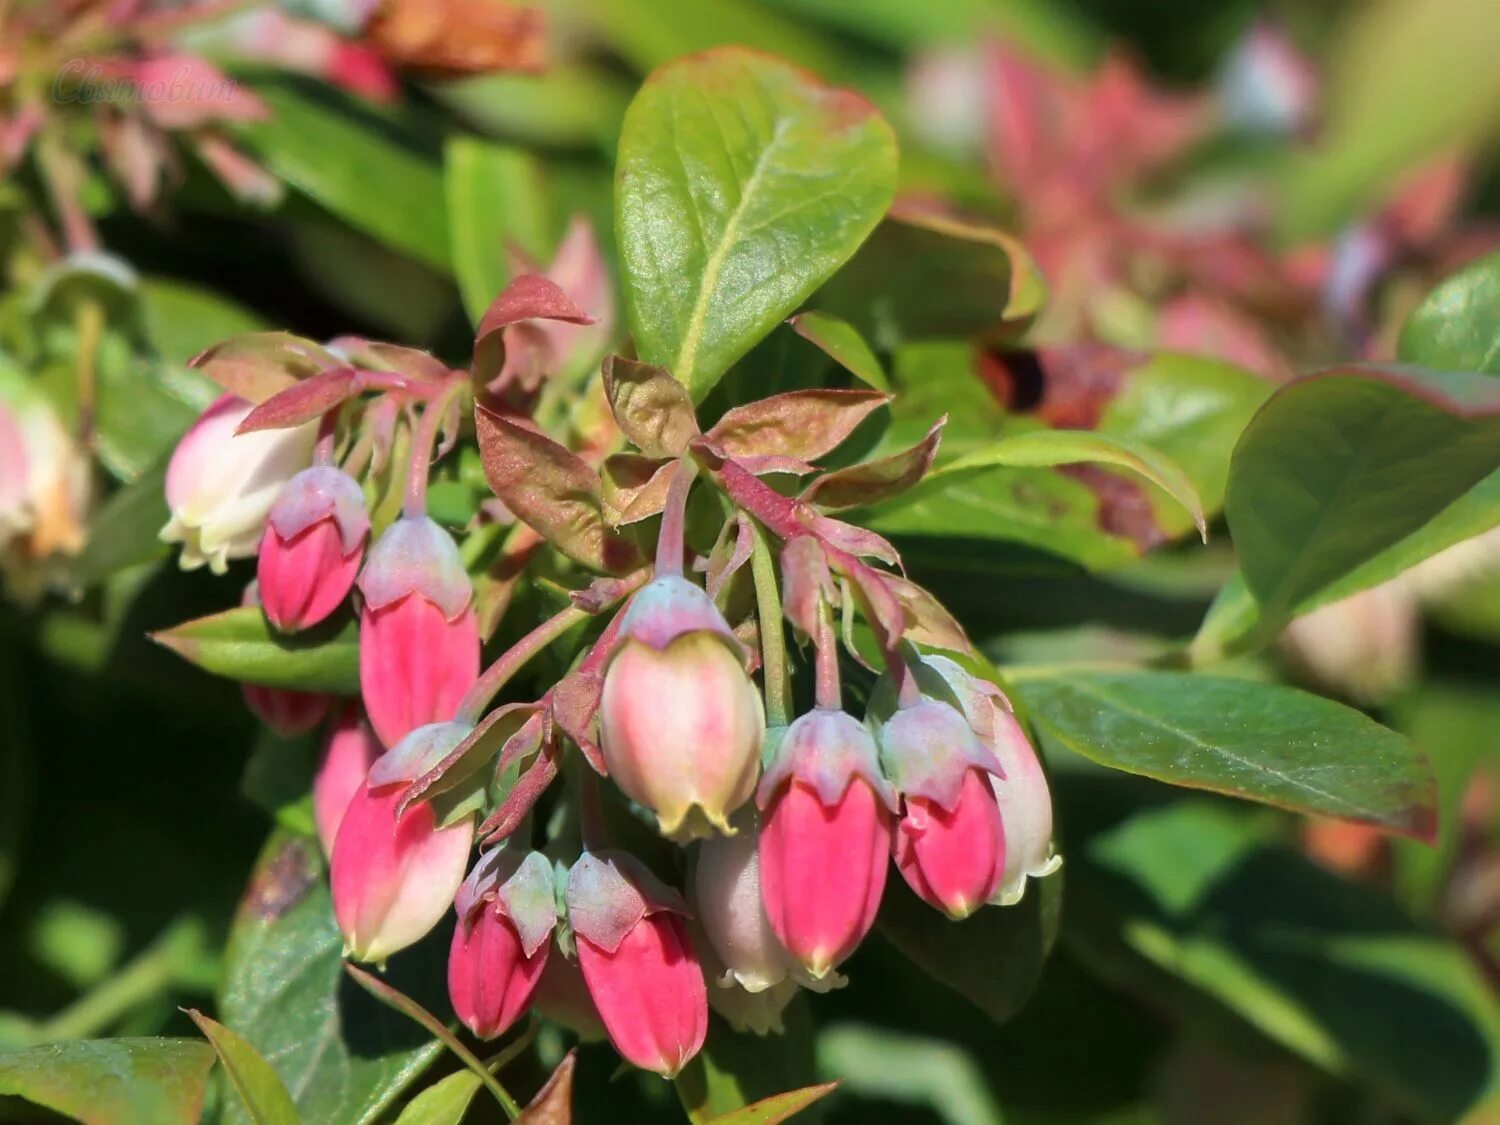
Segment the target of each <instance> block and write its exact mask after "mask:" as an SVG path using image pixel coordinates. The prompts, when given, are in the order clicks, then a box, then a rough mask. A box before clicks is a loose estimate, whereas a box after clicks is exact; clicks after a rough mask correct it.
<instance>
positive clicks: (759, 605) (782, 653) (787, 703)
mask: <svg viewBox="0 0 1500 1125" xmlns="http://www.w3.org/2000/svg"><path fill="white" fill-rule="evenodd" d="M750 531H751V536H752V541H751V550H750V573H751V575H752V576H753V577H754V579H755V606H756V610H755V615H756V618H757V620H758V621H759V623H760V663H761V667H762V669H764V671H765V681H766V722H767V723H768V724H769V725H770V726H772V727H784V726H786V725H787V724H788V723H789V722H791V721H792V708H791V697H792V685H791V675H790V673H789V671H788V669H787V660H786V634H785V633H784V632H783V631H782V626H781V594H780V592H779V591H778V590H777V588H776V561H775V560H774V559H772V558H771V546H770V544H769V543H768V542H767V540H766V530H765V528H763V527H762V526H761V525H760V524H759V523H758V522H757V521H756V520H754V519H753V518H752V519H751V520H750Z"/></svg>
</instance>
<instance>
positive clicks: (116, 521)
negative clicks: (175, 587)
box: [69, 461, 171, 589]
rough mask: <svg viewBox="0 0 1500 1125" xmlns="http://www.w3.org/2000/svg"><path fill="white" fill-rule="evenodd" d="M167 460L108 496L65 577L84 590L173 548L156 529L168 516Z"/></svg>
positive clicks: (158, 529)
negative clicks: (67, 575)
mask: <svg viewBox="0 0 1500 1125" xmlns="http://www.w3.org/2000/svg"><path fill="white" fill-rule="evenodd" d="M166 479H167V463H166V462H165V461H160V462H158V463H157V464H156V466H155V467H153V468H150V469H147V470H146V471H145V472H143V473H142V474H141V475H140V476H138V477H136V478H135V480H133V481H131V482H130V483H129V484H127V485H125V486H124V487H123V488H121V489H120V490H119V491H118V492H116V493H115V494H114V495H112V496H111V497H110V498H109V499H108V500H106V501H105V502H104V503H103V504H102V505H101V506H100V507H99V510H98V511H97V512H95V513H94V517H93V521H92V527H91V529H90V531H89V539H88V542H87V543H86V544H85V545H84V548H83V550H82V551H81V552H80V553H79V555H78V557H77V558H75V559H73V561H72V563H71V565H70V566H69V577H70V578H71V580H72V581H73V582H75V583H76V584H77V585H78V586H80V587H82V588H84V589H87V588H88V587H90V586H93V585H95V584H97V583H99V582H102V581H103V580H104V579H106V578H108V577H109V576H110V575H111V574H114V573H116V572H117V571H121V570H124V569H125V568H126V567H131V566H137V565H139V564H141V563H147V562H151V561H153V560H154V559H159V558H164V557H165V556H166V555H168V554H169V553H170V552H171V547H170V546H169V545H168V544H166V543H163V542H162V541H161V538H160V536H159V534H158V533H159V532H160V531H161V529H162V528H163V527H165V526H166V524H167V519H168V517H169V515H170V513H169V511H168V510H167V495H166Z"/></svg>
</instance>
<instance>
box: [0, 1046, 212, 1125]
mask: <svg viewBox="0 0 1500 1125" xmlns="http://www.w3.org/2000/svg"><path fill="white" fill-rule="evenodd" d="M213 1065H214V1052H213V1048H212V1047H210V1046H209V1045H208V1044H207V1043H203V1042H200V1041H199V1040H196V1039H89V1040H74V1041H72V1042H67V1043H52V1044H48V1045H47V1046H45V1047H27V1048H24V1049H22V1050H18V1051H0V1095H9V1096H12V1097H19V1098H24V1099H25V1100H26V1101H28V1102H32V1103H34V1104H36V1105H40V1106H46V1107H47V1108H48V1109H50V1110H54V1111H55V1112H57V1113H61V1114H66V1115H67V1116H69V1117H72V1118H76V1119H77V1120H80V1121H86V1122H88V1123H89V1125H158V1123H160V1125H173V1123H175V1122H180V1123H181V1125H193V1123H195V1122H197V1120H198V1118H199V1116H200V1114H202V1112H203V1098H204V1094H205V1093H206V1091H207V1089H208V1072H209V1071H210V1070H211V1069H212V1068H213Z"/></svg>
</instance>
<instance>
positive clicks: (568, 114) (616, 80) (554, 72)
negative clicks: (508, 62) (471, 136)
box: [425, 59, 634, 155]
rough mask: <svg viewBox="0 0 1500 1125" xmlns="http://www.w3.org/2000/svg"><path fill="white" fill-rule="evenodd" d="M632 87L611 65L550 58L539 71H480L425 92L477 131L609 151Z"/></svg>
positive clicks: (518, 140)
mask: <svg viewBox="0 0 1500 1125" xmlns="http://www.w3.org/2000/svg"><path fill="white" fill-rule="evenodd" d="M633 89H634V87H633V84H631V83H630V82H629V81H628V80H627V79H626V78H625V77H624V76H623V75H620V74H618V73H616V72H615V71H614V70H613V69H609V68H606V67H600V66H590V65H585V64H581V63H577V62H574V61H572V60H570V59H551V60H549V61H548V65H547V68H546V70H544V71H542V72H541V73H540V74H483V75H478V76H475V77H472V78H461V79H456V80H455V79H448V78H445V79H443V80H442V81H440V82H434V83H432V84H430V85H428V86H427V87H426V89H425V92H426V93H427V94H429V95H430V96H431V97H433V98H434V99H435V100H436V101H437V102H438V103H439V104H441V105H444V106H447V107H448V108H450V109H452V110H454V111H455V112H456V113H457V115H458V116H459V117H461V118H462V119H463V120H464V121H467V122H470V123H471V124H472V125H473V126H474V127H475V128H477V129H478V130H479V131H480V132H482V133H486V134H489V135H491V136H501V137H506V138H509V139H510V140H512V141H514V142H516V143H519V144H525V145H537V146H545V147H548V148H585V147H590V146H592V147H594V148H596V149H599V150H602V151H604V152H607V153H609V154H610V155H613V154H614V150H615V140H616V139H617V138H618V137H619V135H620V119H621V118H623V117H624V116H625V106H626V105H627V104H628V103H629V101H630V95H631V93H632V91H633Z"/></svg>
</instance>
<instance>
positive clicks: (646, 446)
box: [603, 355, 698, 460]
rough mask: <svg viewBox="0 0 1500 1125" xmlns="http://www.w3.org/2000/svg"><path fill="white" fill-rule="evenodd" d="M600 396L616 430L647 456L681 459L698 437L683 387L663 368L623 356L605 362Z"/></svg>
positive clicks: (694, 418) (689, 402) (691, 407)
mask: <svg viewBox="0 0 1500 1125" xmlns="http://www.w3.org/2000/svg"><path fill="white" fill-rule="evenodd" d="M603 374H604V393H605V394H606V395H607V396H608V398H609V406H610V409H611V410H612V411H613V412H614V415H615V422H616V423H617V424H618V425H619V427H620V431H621V432H622V433H623V434H624V435H625V436H626V437H627V438H629V439H630V440H631V442H632V443H634V445H635V447H636V448H637V449H639V450H640V451H641V452H642V453H643V454H645V455H646V456H647V457H652V458H655V459H657V460H665V459H666V458H668V457H681V456H682V454H683V452H684V451H685V450H686V449H687V446H688V442H690V441H691V440H692V439H693V438H694V437H696V436H697V434H698V418H697V416H696V415H695V414H694V412H693V400H692V399H690V398H689V397H688V393H687V390H686V388H684V387H683V385H682V384H681V383H679V382H678V381H677V380H676V379H674V378H672V376H671V374H670V373H668V371H667V369H666V368H665V367H657V366H655V365H654V364H650V363H640V362H638V361H636V360H633V359H626V358H625V357H624V356H619V355H612V356H609V357H607V358H606V359H605V361H604V367H603Z"/></svg>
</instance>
